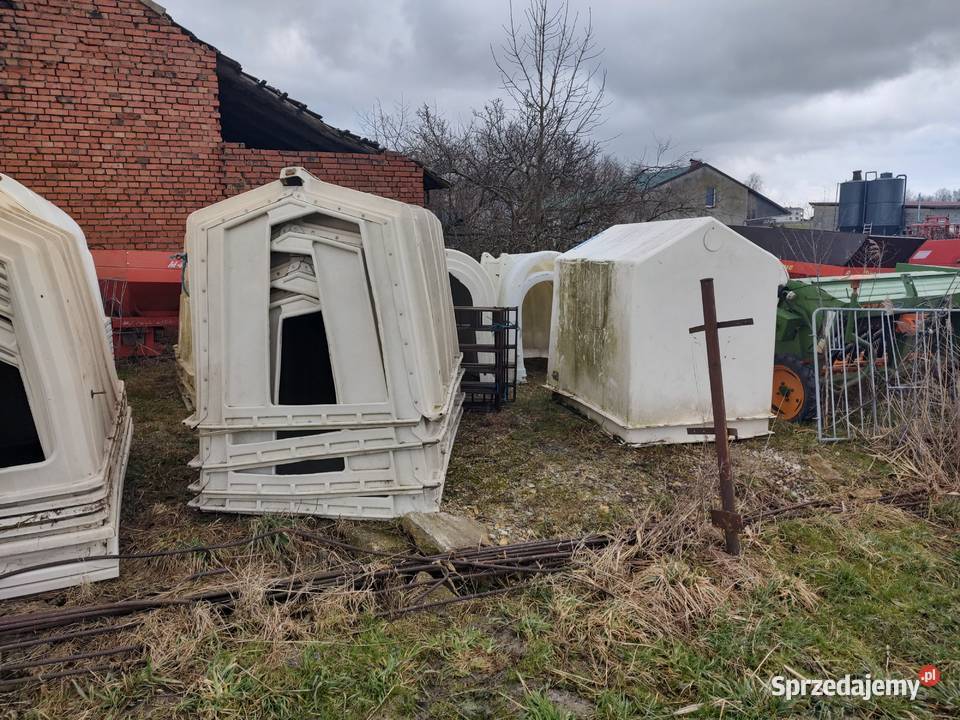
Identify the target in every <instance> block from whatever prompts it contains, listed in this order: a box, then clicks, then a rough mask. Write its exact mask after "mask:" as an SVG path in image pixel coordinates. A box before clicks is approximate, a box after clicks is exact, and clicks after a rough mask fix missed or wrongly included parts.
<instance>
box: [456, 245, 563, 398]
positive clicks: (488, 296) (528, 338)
mask: <svg viewBox="0 0 960 720" xmlns="http://www.w3.org/2000/svg"><path fill="white" fill-rule="evenodd" d="M559 254H560V253H558V252H554V251H552V250H543V251H540V252H533V253H520V254H508V253H502V254H501V255H499V256H498V257H494V256H493V255H491V254H490V253H483V255H482V257H481V258H480V261H479V262H478V261H477V260H475V259H474V258H472V257H470V256H469V255H467V254H466V253H463V252H460V251H459V250H453V249H450V248H448V249H447V269H448V270H449V272H450V288H451V292H452V295H453V303H454V305H457V306H472V307H489V306H491V305H494V306H498V307H515V308H518V311H519V312H518V316H517V322H518V325H519V332H518V334H517V355H518V357H517V382H526V379H527V370H526V366H525V364H524V361H525V360H530V359H533V358H546V357H547V355H548V352H549V347H550V313H551V311H552V303H553V271H554V268H553V265H554V261H555V260H556V258H557V256H558V255H559ZM477 335H478V337H477V341H478V342H492V339H490V338H485V337H480V333H477Z"/></svg>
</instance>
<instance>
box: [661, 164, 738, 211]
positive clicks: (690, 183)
mask: <svg viewBox="0 0 960 720" xmlns="http://www.w3.org/2000/svg"><path fill="white" fill-rule="evenodd" d="M667 187H669V190H670V192H676V193H678V194H679V195H682V196H683V197H684V198H685V204H686V205H687V207H688V208H689V209H690V210H689V211H687V212H681V213H676V214H675V217H699V216H705V215H709V216H712V217H715V218H716V219H717V220H719V221H720V222H722V223H724V224H726V225H743V224H744V223H745V222H746V220H747V214H748V210H749V198H748V195H749V191H748V190H747V188H746V187H744V186H743V185H740V184H739V183H737V182H734V181H732V180H731V179H730V178H728V177H726V176H724V175H722V174H720V173H718V172H716V171H715V170H713V169H712V168H710V167H707V166H701V167H699V168H697V169H696V170H693V171H691V172H688V173H686V174H684V175H681V176H679V177H678V178H676V179H675V180H671V181H670V184H669V186H667ZM709 188H716V191H717V194H716V207H713V208H709V207H707V205H706V195H707V190H708V189H709Z"/></svg>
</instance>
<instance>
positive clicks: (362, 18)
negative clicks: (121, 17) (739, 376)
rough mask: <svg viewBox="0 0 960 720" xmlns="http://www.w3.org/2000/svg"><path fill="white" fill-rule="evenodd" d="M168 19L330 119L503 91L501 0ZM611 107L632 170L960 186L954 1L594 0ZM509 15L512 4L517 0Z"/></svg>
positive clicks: (784, 194)
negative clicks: (664, 164) (886, 178)
mask: <svg viewBox="0 0 960 720" xmlns="http://www.w3.org/2000/svg"><path fill="white" fill-rule="evenodd" d="M165 4H166V6H167V8H168V10H169V11H170V13H171V15H172V16H173V17H174V18H175V19H176V20H178V21H179V22H181V23H182V24H183V25H185V26H186V27H188V28H190V29H191V30H192V31H194V32H195V33H196V34H197V35H198V36H199V37H201V38H203V39H204V40H207V41H209V42H210V43H212V44H213V45H216V46H217V47H219V48H220V49H221V50H222V51H223V52H224V53H226V54H227V55H230V56H231V57H233V58H235V59H237V60H239V61H240V62H241V63H242V64H243V65H244V67H245V69H247V71H248V72H251V73H252V74H254V75H258V76H260V77H264V78H266V79H267V80H269V81H270V82H271V84H274V85H276V86H278V87H281V88H283V89H284V90H286V91H287V92H289V93H290V95H291V96H293V97H296V98H298V99H300V100H303V101H305V102H307V103H308V104H309V105H310V106H311V108H313V109H314V110H316V111H318V112H320V113H322V114H323V115H324V116H325V117H326V118H327V119H328V120H329V121H330V122H332V123H334V124H336V125H340V126H342V127H347V128H350V129H354V130H357V129H359V123H358V113H359V112H362V111H364V110H366V109H369V108H370V107H371V106H372V105H373V103H374V102H375V101H376V100H377V99H380V100H382V101H383V102H384V103H385V104H387V105H389V104H390V103H391V102H392V101H395V100H399V99H401V98H403V100H404V101H405V102H406V103H408V104H410V105H413V106H416V105H419V104H420V103H422V102H428V103H430V104H432V105H436V106H437V107H438V108H439V109H440V110H441V111H443V112H445V113H447V114H448V115H452V116H455V117H456V116H459V117H467V116H468V115H469V110H470V108H472V107H477V106H479V105H481V104H482V103H483V102H484V101H485V100H487V99H489V98H491V97H493V96H495V95H496V94H497V93H499V92H500V90H499V80H498V76H497V72H496V68H495V67H494V66H493V63H492V60H491V57H490V46H491V45H495V46H496V45H499V43H500V42H501V37H502V33H501V27H502V26H503V24H504V23H505V22H506V21H507V12H508V6H507V3H506V2H501V1H499V0H498V1H496V2H490V1H487V2H480V1H477V0H475V1H473V2H467V1H463V2H459V1H454V0H446V1H441V0H429V1H428V0H406V1H405V0H393V1H390V0H378V1H373V0H355V1H353V2H310V1H307V0H284V2H266V1H264V0H204V1H203V2H197V0H166V3H165ZM573 4H574V7H575V9H576V10H577V11H579V12H580V14H581V17H582V18H585V17H586V16H587V13H588V12H591V15H592V19H593V25H594V29H595V34H596V38H597V41H598V43H599V45H600V46H602V47H603V48H604V50H605V53H604V55H603V63H604V65H605V67H606V69H607V90H608V98H609V100H610V106H609V108H608V109H607V122H606V123H605V124H604V126H603V127H602V128H601V129H600V131H599V134H600V135H601V136H602V137H604V138H607V139H609V145H608V147H609V149H610V150H611V151H612V152H614V153H616V154H617V155H619V156H621V157H624V158H627V159H630V158H636V157H640V156H641V155H643V153H644V151H645V149H646V150H647V152H648V157H649V149H650V148H651V146H653V145H654V144H655V142H656V139H657V138H659V139H667V138H669V139H670V140H671V142H672V145H673V147H674V148H675V149H676V150H677V151H678V152H689V153H696V154H697V155H698V156H700V157H702V158H704V159H706V160H709V161H711V162H713V163H714V164H717V165H720V166H722V167H723V168H724V169H726V170H728V171H729V172H731V174H734V175H737V176H741V177H745V176H746V175H748V174H749V173H750V172H759V173H760V174H761V175H762V176H763V177H764V179H765V181H766V190H767V191H768V193H769V194H771V195H772V196H773V197H775V198H776V199H778V200H780V201H782V202H784V203H789V204H799V203H802V202H805V201H808V200H819V199H822V198H823V197H824V196H832V194H833V188H834V183H835V182H836V181H837V180H840V179H842V177H844V176H845V175H846V174H847V173H848V172H849V170H851V169H854V168H864V169H873V168H877V169H881V170H883V169H890V170H893V171H894V172H906V173H908V174H909V175H910V177H911V181H910V185H911V187H912V188H913V189H915V190H919V191H923V192H931V191H933V190H934V189H936V188H937V187H940V186H950V187H958V186H960V175H958V174H957V173H956V171H955V167H956V165H957V159H958V157H960V112H958V111H957V110H956V106H955V99H956V98H957V97H960V21H958V19H957V18H958V12H957V11H958V5H957V3H956V2H954V0H913V1H912V2H900V1H899V0H857V1H844V0H829V1H828V0H805V1H800V0H794V1H787V0H783V1H775V0H723V1H721V0H671V1H667V0H656V1H655V0H644V1H639V2H638V1H633V2H628V1H626V0H596V1H595V2H590V3H587V2H579V1H577V2H574V3H573ZM515 5H516V6H517V7H518V8H519V7H522V0H517V2H516V3H515Z"/></svg>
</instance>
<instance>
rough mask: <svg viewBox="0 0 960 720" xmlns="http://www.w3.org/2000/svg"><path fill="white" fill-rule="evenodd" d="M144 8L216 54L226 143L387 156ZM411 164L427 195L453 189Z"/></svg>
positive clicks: (149, 1)
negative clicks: (429, 192)
mask: <svg viewBox="0 0 960 720" xmlns="http://www.w3.org/2000/svg"><path fill="white" fill-rule="evenodd" d="M140 2H141V3H142V4H143V5H145V6H146V7H148V8H149V9H150V10H152V11H153V12H155V13H157V14H158V15H160V16H161V17H163V18H164V19H165V20H166V21H167V22H169V23H170V24H171V25H173V26H174V27H176V28H178V29H179V30H180V31H181V32H183V33H184V34H185V35H187V37H189V38H190V39H191V40H193V41H195V42H197V43H200V44H201V45H203V46H205V47H207V48H209V49H210V50H212V51H213V52H214V53H216V58H217V79H218V81H219V85H220V114H221V117H220V125H221V135H222V137H223V140H224V141H226V142H242V143H244V144H245V145H247V146H248V147H252V148H256V147H260V148H262V149H271V150H289V151H304V150H313V151H318V152H349V153H363V154H368V155H374V154H383V153H385V152H387V150H386V149H385V148H383V147H381V146H380V145H378V144H377V143H375V142H373V141H372V140H368V139H367V138H364V137H361V136H359V135H356V134H354V133H352V132H349V131H348V130H341V129H339V128H336V127H334V126H332V125H330V124H328V123H326V122H324V121H323V116H321V115H320V114H319V113H316V112H314V111H312V110H310V109H309V108H308V107H307V105H306V103H302V102H299V101H297V100H294V99H292V98H290V97H289V96H288V95H287V93H285V92H283V91H282V90H279V89H277V88H275V87H272V86H271V85H268V84H267V81H266V80H261V79H259V78H256V77H254V76H253V75H250V74H249V73H246V72H244V71H243V66H242V65H241V64H240V63H239V62H237V61H236V60H234V59H233V58H231V57H229V56H227V55H224V54H223V53H222V52H220V50H218V49H217V48H216V47H214V46H213V45H211V44H210V43H208V42H206V41H204V40H201V39H200V38H198V37H197V36H196V35H194V34H193V33H192V32H191V31H190V30H189V29H187V28H185V27H184V26H183V25H181V24H180V23H178V22H177V21H176V20H174V19H173V18H172V17H171V16H170V14H169V13H168V12H167V10H166V8H164V7H163V6H162V5H159V4H158V3H155V2H153V0H140ZM231 110H235V112H231ZM251 140H252V141H251ZM410 160H411V162H414V163H416V165H417V166H419V167H420V168H421V169H422V170H423V187H424V190H426V191H430V190H435V189H440V188H447V187H450V184H449V183H448V182H447V181H445V180H444V179H443V178H441V177H440V176H439V175H437V174H435V173H433V172H432V171H431V170H430V169H429V168H427V167H426V166H424V165H423V163H421V162H419V161H418V160H415V159H413V158H410Z"/></svg>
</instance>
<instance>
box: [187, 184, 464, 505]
mask: <svg viewBox="0 0 960 720" xmlns="http://www.w3.org/2000/svg"><path fill="white" fill-rule="evenodd" d="M280 177H281V179H280V180H279V181H277V182H273V183H270V184H268V185H264V186H262V187H260V188H257V189H255V190H251V191H249V192H246V193H243V194H241V195H238V196H236V197H233V198H230V199H228V200H224V201H222V202H219V203H217V204H215V205H211V206H210V207H207V208H205V209H203V210H199V211H197V212H195V213H193V214H192V215H191V216H190V217H189V219H188V220H187V237H186V249H187V256H188V260H189V262H188V270H187V275H188V289H189V293H190V311H191V325H192V331H193V337H192V352H193V363H194V368H193V375H194V377H195V383H196V390H195V398H196V409H195V411H194V414H193V416H191V417H190V418H189V419H188V420H187V423H188V424H190V425H193V426H196V427H197V428H198V429H199V431H200V454H199V456H198V457H197V459H196V460H195V461H194V464H195V465H196V466H198V467H199V468H200V478H199V481H198V482H197V483H196V484H195V485H193V486H192V487H191V489H192V490H193V491H195V492H197V493H198V495H197V497H196V498H195V499H194V500H193V501H192V502H191V504H192V505H194V506H195V507H198V508H200V509H203V510H213V511H228V512H240V513H260V512H288V513H302V514H311V515H323V516H334V517H341V516H342V517H356V518H389V517H395V516H398V515H402V514H403V513H405V512H409V511H412V510H419V511H433V510H437V509H438V507H439V502H440V495H441V492H442V489H443V480H444V475H445V473H446V468H447V463H448V460H449V457H450V447H451V445H452V443H453V439H454V435H455V433H456V430H457V425H458V423H459V421H460V415H461V405H462V396H461V395H460V393H459V384H460V375H461V370H460V354H459V349H458V345H457V339H456V328H455V326H454V320H453V305H452V303H451V300H450V284H449V280H448V277H447V265H446V262H445V260H444V248H443V234H442V230H441V228H440V223H439V221H438V220H437V219H436V217H434V215H433V214H432V213H430V212H429V211H427V210H424V209H423V208H420V207H416V206H411V205H405V204H403V203H400V202H395V201H393V200H387V199H384V198H381V197H377V196H375V195H368V194H366V193H362V192H357V191H354V190H348V189H346V188H342V187H339V186H337V185H331V184H328V183H324V182H321V181H319V180H317V179H316V178H315V177H313V176H312V175H310V174H309V173H308V172H306V171H305V170H303V169H302V168H284V169H283V170H282V171H281V175H280Z"/></svg>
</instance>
